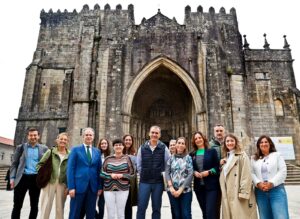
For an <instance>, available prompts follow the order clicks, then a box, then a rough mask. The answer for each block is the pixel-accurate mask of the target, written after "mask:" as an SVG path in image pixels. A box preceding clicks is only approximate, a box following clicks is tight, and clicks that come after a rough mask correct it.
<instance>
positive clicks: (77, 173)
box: [67, 144, 102, 193]
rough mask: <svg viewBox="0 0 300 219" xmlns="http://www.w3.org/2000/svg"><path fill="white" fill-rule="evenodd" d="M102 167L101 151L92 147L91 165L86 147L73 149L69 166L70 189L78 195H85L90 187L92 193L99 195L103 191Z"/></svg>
mask: <svg viewBox="0 0 300 219" xmlns="http://www.w3.org/2000/svg"><path fill="white" fill-rule="evenodd" d="M101 165H102V162H101V152H100V150H99V149H97V148H95V147H92V161H91V163H89V161H88V158H87V155H86V151H85V147H84V145H83V144H82V145H79V146H75V147H73V148H72V150H71V153H70V155H69V160H68V165H67V181H68V189H69V190H71V189H75V190H76V193H84V192H85V191H86V190H87V189H88V186H89V185H90V186H91V190H92V192H94V193H97V191H98V190H100V189H102V182H101V179H100V171H101Z"/></svg>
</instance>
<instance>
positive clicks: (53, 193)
mask: <svg viewBox="0 0 300 219" xmlns="http://www.w3.org/2000/svg"><path fill="white" fill-rule="evenodd" d="M82 136H83V143H82V144H81V145H78V146H73V147H71V149H70V150H69V138H68V134H67V133H60V134H59V135H58V137H57V139H56V146H55V147H52V148H51V149H49V148H48V147H47V146H44V145H41V144H39V132H38V130H37V129H35V128H31V129H29V130H28V134H27V140H28V141H27V142H26V143H23V144H21V145H19V146H17V147H16V151H15V154H14V157H13V162H12V166H11V169H10V184H11V188H13V189H14V205H13V211H12V216H11V218H12V219H18V218H20V213H21V208H22V205H23V201H24V197H25V194H26V192H27V190H28V191H29V196H30V206H31V210H30V215H29V218H30V219H33V218H37V215H38V204H39V197H40V191H41V205H40V206H41V212H40V216H41V218H42V219H47V218H49V217H50V213H51V209H52V205H53V201H54V198H55V202H56V206H55V209H56V211H55V212H56V218H58V219H60V218H64V216H63V215H64V205H65V201H66V197H67V195H69V196H70V212H69V218H70V219H73V218H74V219H75V218H76V219H77V218H78V219H82V218H84V217H85V218H87V219H94V218H103V216H104V209H105V208H104V206H106V211H107V212H106V214H107V218H109V219H113V218H115V216H116V215H117V218H120V219H121V218H126V219H127V218H132V207H133V206H137V212H136V218H137V219H144V218H146V210H147V208H148V203H149V200H150V197H151V203H152V219H159V218H161V205H162V194H163V191H164V190H166V191H167V194H168V197H169V200H170V205H171V214H172V218H174V219H179V218H180V219H181V218H184V219H188V218H192V209H191V204H192V198H193V195H192V194H193V192H192V190H194V193H195V195H196V198H197V201H198V203H199V206H200V208H201V211H202V215H203V218H204V219H214V218H220V217H221V216H222V218H224V219H235V218H258V215H257V207H258V212H259V216H260V218H261V219H266V218H274V219H275V218H278V219H281V218H282V219H288V218H289V214H288V204H287V195H286V192H285V188H284V180H285V178H286V174H287V171H286V164H285V161H284V159H283V158H282V156H281V155H280V154H279V153H278V152H276V148H275V145H274V143H273V142H272V140H271V138H270V137H268V136H266V135H263V136H261V137H260V138H259V139H258V140H257V144H256V148H257V152H256V154H254V155H253V156H251V159H249V157H248V155H247V154H246V152H245V151H243V149H242V147H241V145H240V144H239V141H238V138H237V137H236V136H234V135H233V134H227V135H225V129H224V127H223V126H222V125H216V126H215V127H214V137H213V138H212V140H211V141H210V142H209V141H208V139H207V138H206V136H205V135H204V134H203V133H202V132H200V131H197V132H195V133H193V134H192V139H191V148H192V150H191V151H190V152H189V151H188V140H187V139H186V138H185V137H178V138H177V139H176V140H175V139H173V140H170V142H169V148H168V147H167V146H166V145H165V144H164V143H163V142H162V141H160V140H159V139H160V137H161V129H160V127H159V126H152V127H151V128H150V131H149V140H148V141H146V142H145V143H144V144H142V145H141V146H140V147H139V148H138V151H136V149H135V145H134V138H133V136H132V135H129V134H127V135H125V136H123V138H122V139H114V140H113V141H112V149H113V151H112V152H111V147H110V143H109V141H108V140H107V139H105V138H102V139H100V140H99V143H98V145H97V146H96V147H95V146H93V142H94V137H95V132H94V130H93V129H92V128H85V129H84V130H83V132H82ZM50 156H51V160H52V173H51V179H50V181H49V183H48V184H47V185H46V187H44V188H42V189H40V188H39V187H38V186H37V184H36V176H37V171H38V170H39V168H40V167H41V166H43V165H44V164H45V162H46V161H47V160H48V159H49V157H50ZM137 176H139V184H137V182H138V179H137V178H138V177H137ZM192 183H193V186H192ZM97 200H98V201H97ZM96 206H97V209H96ZM221 206H222V207H221ZM220 209H222V210H221V212H220Z"/></svg>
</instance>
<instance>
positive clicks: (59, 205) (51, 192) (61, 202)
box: [40, 182, 67, 219]
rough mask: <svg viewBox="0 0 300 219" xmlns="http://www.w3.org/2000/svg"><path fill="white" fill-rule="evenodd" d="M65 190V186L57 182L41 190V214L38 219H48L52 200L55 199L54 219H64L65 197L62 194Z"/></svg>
mask: <svg viewBox="0 0 300 219" xmlns="http://www.w3.org/2000/svg"><path fill="white" fill-rule="evenodd" d="M65 189H66V185H65V184H60V183H58V182H56V183H54V184H51V183H48V185H47V186H46V187H45V188H43V189H42V194H41V212H40V218H41V219H49V217H50V213H51V209H52V205H53V200H54V197H55V205H56V206H55V218H56V219H63V218H64V207H65V201H66V198H67V197H66V196H65V194H64V192H65Z"/></svg>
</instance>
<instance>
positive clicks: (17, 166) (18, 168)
mask: <svg viewBox="0 0 300 219" xmlns="http://www.w3.org/2000/svg"><path fill="white" fill-rule="evenodd" d="M22 147H23V148H22ZM36 147H38V149H39V160H40V159H41V158H42V156H43V154H44V153H45V152H46V151H47V150H48V147H47V146H45V145H41V144H37V145H36ZM27 148H28V143H24V144H20V145H18V146H17V147H16V150H15V153H14V157H13V161H12V164H11V167H10V179H11V180H14V186H17V185H18V183H19V182H20V180H21V178H22V175H23V173H24V169H25V163H26V159H27V153H24V152H25V151H26V152H27Z"/></svg>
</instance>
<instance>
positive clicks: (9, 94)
mask: <svg viewBox="0 0 300 219" xmlns="http://www.w3.org/2000/svg"><path fill="white" fill-rule="evenodd" d="M177 2H178V3H177ZM96 3H98V4H99V5H100V8H101V9H104V5H105V4H106V3H109V4H110V6H111V9H115V7H116V5H117V4H121V5H122V8H123V9H127V7H128V5H129V4H133V5H134V12H135V13H134V14H135V23H136V24H140V23H141V20H142V18H143V17H145V18H146V19H148V18H150V17H152V16H153V15H155V14H156V13H157V10H158V8H160V10H161V13H162V14H164V15H165V16H167V17H169V18H173V17H176V19H177V22H178V23H180V24H183V17H184V8H185V6H186V5H190V6H191V9H192V12H195V11H196V10H197V7H198V6H199V5H201V6H202V7H203V11H204V12H208V10H209V7H214V8H215V11H216V13H218V12H219V9H220V7H222V6H223V7H224V8H225V10H226V13H229V11H230V9H231V8H232V7H234V8H235V9H236V12H237V18H238V23H239V30H240V33H241V34H242V35H244V34H246V35H247V40H248V43H249V44H250V48H252V49H262V48H263V45H264V38H263V34H264V33H266V34H267V40H268V42H269V44H270V48H271V49H282V47H283V42H284V41H283V35H284V34H285V35H287V40H288V43H289V44H290V48H291V49H292V56H293V59H295V61H294V64H293V66H294V72H295V76H296V82H297V85H298V88H299V87H300V76H299V74H300V72H299V71H300V46H299V45H300V37H299V33H300V30H299V29H300V28H299V24H297V22H296V21H299V20H300V12H299V8H298V6H296V4H297V1H296V0H285V1H279V0H273V1H272V0H251V1H242V0H188V1H179V0H178V1H177V0H160V1H159V0H149V1H147V0H106V1H99V0H98V1H95V0H27V1H22V0H21V1H20V0H19V1H16V0H4V1H1V3H0V6H1V7H0V8H1V12H0V28H1V33H0V102H1V106H0V136H2V137H7V138H11V139H13V138H14V132H15V126H16V122H15V120H14V119H15V118H17V116H18V110H19V107H20V104H21V97H22V91H23V83H24V77H25V71H26V70H25V69H26V67H27V66H28V65H29V64H30V63H31V61H32V57H33V53H34V51H35V49H36V45H37V38H38V32H39V24H40V18H39V16H40V11H41V10H42V9H44V10H45V11H46V12H48V11H49V9H50V8H52V10H53V11H54V12H56V11H57V10H58V9H60V10H61V11H64V9H67V10H68V11H73V10H74V9H76V10H77V12H80V11H81V9H82V7H83V5H84V4H88V5H89V7H90V9H93V8H94V5H95V4H96Z"/></svg>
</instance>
